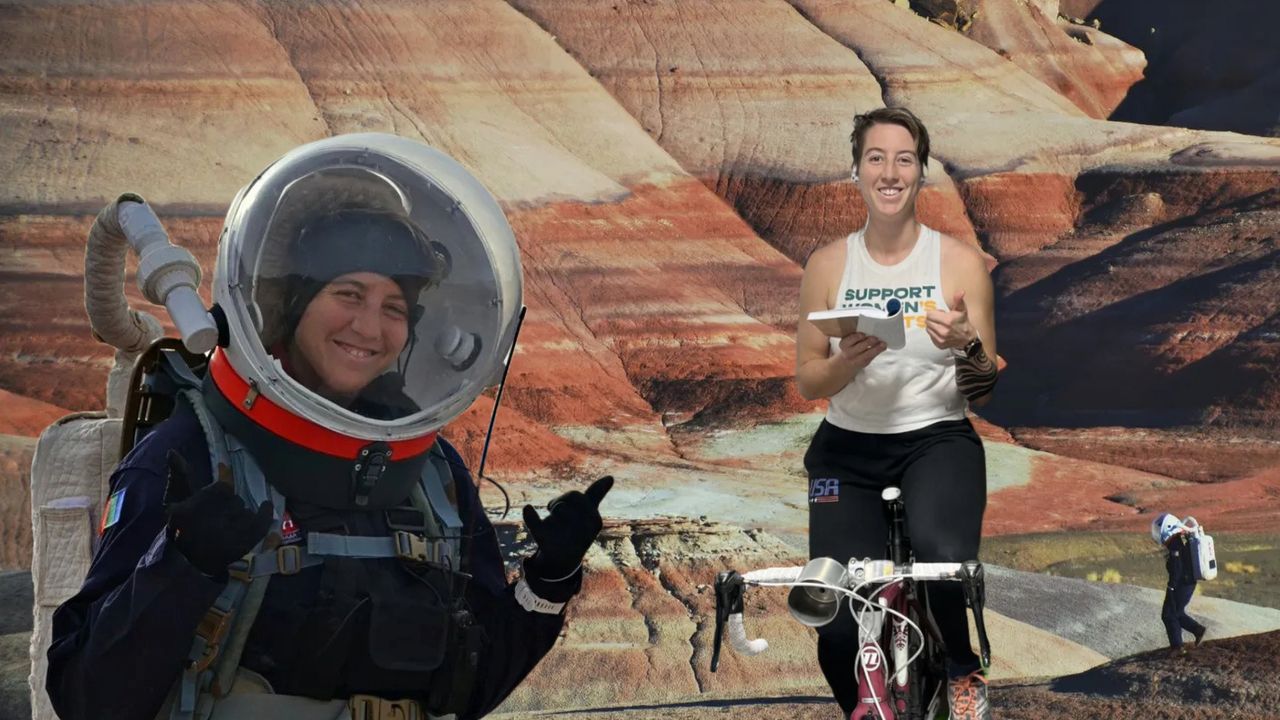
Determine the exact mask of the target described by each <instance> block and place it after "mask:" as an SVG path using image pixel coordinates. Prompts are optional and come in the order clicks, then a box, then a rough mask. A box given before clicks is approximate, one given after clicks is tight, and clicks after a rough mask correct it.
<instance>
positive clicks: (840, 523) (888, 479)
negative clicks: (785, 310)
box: [796, 108, 996, 720]
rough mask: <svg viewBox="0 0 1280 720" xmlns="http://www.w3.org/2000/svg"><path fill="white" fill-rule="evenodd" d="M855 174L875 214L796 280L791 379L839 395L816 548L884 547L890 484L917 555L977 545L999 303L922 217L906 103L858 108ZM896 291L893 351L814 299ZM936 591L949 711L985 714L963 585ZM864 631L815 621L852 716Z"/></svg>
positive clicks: (852, 303) (973, 550)
mask: <svg viewBox="0 0 1280 720" xmlns="http://www.w3.org/2000/svg"><path fill="white" fill-rule="evenodd" d="M850 139H851V141H852V143H853V161H854V170H853V182H854V185H855V186H856V187H857V189H858V191H859V193H861V195H862V199H863V201H864V202H865V203H866V206H867V222H866V225H864V226H863V227H862V229H860V230H858V231H856V232H854V233H852V234H851V235H849V236H848V238H846V239H845V240H843V241H837V242H833V243H831V244H829V245H826V246H824V247H822V248H820V249H818V250H817V251H815V252H814V253H813V255H812V256H811V257H810V259H809V262H808V263H807V265H806V266H805V270H804V277H803V280H802V281H801V285H800V318H801V320H800V323H799V327H798V329H797V338H796V382H797V385H798V386H799V390H800V394H801V395H803V396H804V397H805V398H808V399H816V398H829V400H830V402H829V407H828V410H827V414H826V417H825V419H824V420H823V422H822V424H821V425H820V426H819V428H818V430H817V432H816V433H815V434H814V437H813V440H812V442H811V443H810V445H809V449H808V451H807V452H806V454H805V459H804V464H805V470H806V471H807V473H808V476H809V482H810V504H809V555H810V557H832V558H837V559H839V560H842V561H843V560H847V559H848V558H850V557H857V558H863V557H870V558H883V557H885V538H886V534H887V532H888V525H887V521H886V518H885V516H884V509H883V504H882V502H881V499H880V492H881V490H882V489H883V488H885V487H886V486H890V485H896V486H899V487H901V489H902V494H903V499H904V501H905V504H906V515H907V525H908V526H907V531H908V535H909V536H910V538H911V543H912V547H913V548H914V551H915V557H916V560H918V561H921V562H960V561H964V560H971V559H975V558H977V556H978V544H979V539H980V537H981V534H982V514H983V511H984V509H985V507H986V468H985V463H984V455H983V449H982V442H981V440H979V438H978V435H977V433H976V432H975V431H974V429H973V425H972V424H971V423H970V422H969V420H968V419H967V418H966V410H967V408H968V405H969V404H970V403H973V404H977V405H981V404H982V403H985V402H986V401H987V399H988V398H989V397H990V394H991V391H992V389H993V388H994V386H995V382H996V364H995V358H996V337H995V313H994V299H993V295H994V293H993V290H992V284H991V278H990V275H989V274H988V272H987V267H986V263H985V261H984V259H983V256H982V254H981V253H979V252H978V250H977V249H975V248H974V247H972V246H971V245H968V244H966V243H964V242H961V241H959V240H956V239H955V238H952V237H949V236H947V235H944V234H942V233H939V232H938V231H937V230H934V229H932V228H929V227H926V226H925V225H923V224H921V223H920V222H919V221H918V220H917V219H916V197H917V195H918V194H919V192H920V188H921V186H922V185H923V184H924V180H925V174H926V167H927V164H928V160H929V135H928V132H927V131H926V130H925V127H924V125H923V123H921V122H920V120H919V119H918V118H917V117H916V116H915V115H913V114H912V113H911V112H910V111H909V110H907V109H905V108H880V109H877V110H874V111H872V112H869V113H866V114H863V115H858V116H857V117H856V118H854V129H853V134H852V136H851V138H850ZM893 298H896V299H897V300H898V301H899V302H900V303H901V307H902V314H903V316H904V322H905V324H906V344H905V346H904V347H903V348H901V349H897V350H890V349H887V347H886V345H885V343H884V342H883V341H882V340H879V339H877V338H875V337H872V336H870V335H864V334H862V333H857V332H855V333H852V334H850V335H847V336H845V337H842V338H828V337H827V336H825V335H824V334H823V333H822V332H821V331H820V330H818V328H817V327H815V326H814V325H813V324H811V323H809V322H808V321H807V320H805V319H804V318H805V317H806V316H807V315H808V314H809V313H810V312H813V311H817V310H829V309H838V308H851V307H857V306H878V307H883V306H884V305H885V304H886V303H887V302H888V300H890V299H893ZM931 585H932V586H931V587H930V588H929V589H928V597H929V602H930V605H931V607H932V611H933V615H934V617H935V619H936V621H937V624H938V627H939V630H940V631H941V634H942V639H943V641H944V642H945V644H946V646H947V654H948V678H949V680H948V703H949V705H950V708H951V717H952V718H953V719H954V720H967V719H969V718H989V717H990V710H989V708H988V704H987V696H986V695H987V690H986V679H985V678H984V676H983V674H982V668H981V663H980V662H979V659H978V657H977V656H976V655H975V654H974V653H973V651H972V649H971V648H970V644H969V630H968V624H967V618H966V615H965V603H964V596H963V591H962V589H961V588H960V587H959V585H958V584H956V583H932V584H931ZM858 647H859V638H858V629H857V624H856V622H855V620H854V618H853V617H852V616H851V614H850V613H849V612H848V611H847V610H842V611H841V612H840V613H839V614H838V616H837V617H836V619H835V620H834V621H833V622H831V623H830V624H828V625H826V626H824V627H823V628H820V629H819V631H818V662H819V664H820V665H821V666H822V671H823V674H824V675H825V676H826V679H827V683H828V684H829V685H830V686H831V689H832V692H833V693H834V695H835V698H836V701H837V702H839V704H840V706H841V708H843V710H844V712H845V714H846V715H847V714H848V713H851V712H852V711H853V710H854V709H855V708H856V707H857V706H858V704H859V698H858V684H857V679H856V673H855V668H856V667H857V662H858V657H857V653H858Z"/></svg>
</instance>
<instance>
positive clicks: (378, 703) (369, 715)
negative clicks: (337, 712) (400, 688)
mask: <svg viewBox="0 0 1280 720" xmlns="http://www.w3.org/2000/svg"><path fill="white" fill-rule="evenodd" d="M347 707H349V708H350V709H351V720H427V715H426V713H424V712H423V711H422V706H420V705H418V703H417V702H416V701H414V700H387V699H386V698H380V697H377V696H376V695H352V696H351V700H350V701H349V702H348V703H347Z"/></svg>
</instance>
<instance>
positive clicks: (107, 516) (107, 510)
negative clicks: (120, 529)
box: [98, 488, 125, 535]
mask: <svg viewBox="0 0 1280 720" xmlns="http://www.w3.org/2000/svg"><path fill="white" fill-rule="evenodd" d="M124 493H125V488H121V489H119V490H117V491H115V492H113V493H111V497H109V498H107V505H106V507H104V508H103V509H102V527H100V528H98V534H99V535H101V534H102V533H104V532H106V531H107V528H109V527H111V526H112V525H115V524H116V523H117V522H119V521H120V514H121V510H122V509H123V508H124Z"/></svg>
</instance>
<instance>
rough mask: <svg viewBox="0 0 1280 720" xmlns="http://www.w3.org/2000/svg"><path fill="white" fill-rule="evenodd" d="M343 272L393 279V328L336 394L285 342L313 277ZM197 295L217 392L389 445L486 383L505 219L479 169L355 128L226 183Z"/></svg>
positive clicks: (507, 268) (514, 265)
mask: <svg viewBox="0 0 1280 720" xmlns="http://www.w3.org/2000/svg"><path fill="white" fill-rule="evenodd" d="M350 273H373V274H374V275H377V276H385V277H387V278H390V279H391V280H393V281H395V283H396V286H397V287H398V288H399V290H400V291H401V292H402V294H403V311H404V316H403V321H404V323H405V327H406V329H407V337H406V339H405V340H404V341H403V342H402V343H395V344H389V346H388V347H389V348H390V349H389V350H388V351H387V352H386V353H383V354H384V355H387V356H388V357H385V358H382V359H381V360H380V361H379V362H380V363H381V364H379V365H378V366H377V367H376V368H375V369H374V370H373V371H372V376H373V381H372V382H370V383H369V384H368V386H367V388H366V389H364V390H362V391H360V392H358V393H356V395H357V397H355V398H354V399H353V401H344V400H343V399H338V398H335V397H333V396H332V394H329V395H326V394H325V393H322V392H318V391H316V390H315V388H314V385H315V383H309V384H311V385H312V387H311V388H309V387H308V386H307V384H304V382H303V381H302V380H301V379H300V376H302V375H303V373H302V372H300V371H299V370H298V368H297V364H298V361H297V360H298V358H297V354H296V352H294V351H293V350H291V345H292V343H291V341H292V338H293V334H294V333H295V331H296V330H297V327H298V323H299V319H300V317H301V315H302V313H303V312H304V310H305V309H306V306H307V304H308V303H309V302H311V301H312V299H313V298H314V297H315V295H316V293H317V292H318V291H319V290H320V288H322V287H324V286H325V285H326V284H327V283H329V282H330V281H332V280H334V279H336V278H337V277H339V276H342V275H344V274H350ZM213 294H214V301H215V302H216V303H217V304H218V305H219V306H220V307H221V308H222V311H223V313H224V314H225V316H226V320H227V335H228V340H229V342H228V344H227V346H226V347H225V348H223V349H222V350H221V351H220V352H221V354H222V355H223V357H222V358H218V357H215V361H214V366H213V369H212V374H213V376H214V381H215V383H217V384H219V386H220V388H221V389H222V390H223V392H224V394H228V398H229V399H231V400H233V401H234V402H237V403H239V404H240V405H248V404H250V403H256V402H257V401H258V399H259V398H260V399H263V400H266V401H267V403H265V404H267V405H274V406H275V408H278V409H279V410H282V411H284V413H287V415H289V416H292V418H295V419H301V420H302V421H304V423H305V424H311V423H313V424H314V425H318V426H320V427H321V428H324V429H327V430H328V431H331V432H334V433H338V434H339V435H342V436H345V437H346V438H350V439H352V440H356V441H369V442H373V441H383V442H391V443H397V442H398V441H405V440H412V439H416V438H424V437H426V436H428V435H430V434H431V433H433V432H434V431H436V430H438V429H439V428H440V427H442V426H443V425H445V424H446V423H448V422H449V421H450V420H452V419H453V418H455V417H457V416H458V415H459V414H460V413H462V412H463V411H464V410H466V409H467V408H468V407H469V406H470V405H471V404H472V403H473V402H474V401H475V399H476V397H477V396H478V395H479V394H480V393H481V392H483V391H484V389H485V388H487V387H489V386H491V385H493V384H496V383H497V381H498V380H499V379H500V377H501V374H502V369H503V364H504V362H505V360H506V357H507V354H508V352H509V351H510V349H511V344H512V342H513V340H514V335H515V331H516V325H517V323H518V317H519V312H520V307H521V300H522V276H521V268H520V257H519V250H518V247H517V245H516V241H515V237H514V235H513V234H512V231H511V227H510V225H509V224H508V223H507V220H506V217H505V216H504V215H503V213H502V210H501V208H500V207H499V206H498V203H497V202H496V201H495V200H494V198H493V197H492V195H490V194H489V192H488V191H487V190H486V189H485V188H484V186H482V185H481V184H480V183H479V181H477V180H476V179H475V178H474V177H473V176H472V175H471V174H470V173H469V172H467V170H466V169H464V168H463V167H462V166H461V165H459V164H458V163H457V162H456V161H454V160H453V159H452V158H450V157H448V156H447V155H445V154H444V153H441V152H439V151H437V150H435V149H433V148H431V147H429V146H427V145H424V144H422V143H420V142H417V141H414V140H409V139H407V138H402V137H398V136H394V135H387V134H379V133H368V134H356V135H341V136H337V137H332V138H327V139H324V140H320V141H317V142H313V143H309V144H307V145H303V146H300V147H298V148H295V149H294V150H292V151H290V152H289V153H288V154H286V155H285V156H284V157H282V158H281V159H280V160H278V161H276V162H275V163H273V164H272V165H271V166H270V167H268V168H267V169H266V170H265V171H263V172H262V174H261V175H259V176H258V177H257V178H256V179H254V180H253V182H251V183H250V184H249V185H248V186H247V187H245V188H244V189H242V190H241V191H240V192H239V193H238V195H237V196H236V198H235V200H234V201H233V203H232V205H231V208H230V210H229V211H228V213H227V217H226V221H225V223H224V225H223V230H222V237H221V239H220V242H219V251H218V260H217V266H216V269H215V273H214V285H213ZM397 348H399V350H398V352H397V351H396V349H397ZM392 355H394V357H391V356H392ZM291 359H292V361H291ZM360 361H363V358H361V357H357V358H356V359H355V360H352V361H351V362H352V363H354V364H357V365H358V364H359V362H360ZM383 364H385V367H384V366H383ZM227 366H229V369H230V370H232V371H234V376H235V377H232V376H231V375H230V374H228V372H227V371H228V368H227ZM220 378H221V380H220ZM230 385H235V386H236V387H244V386H247V388H248V389H247V390H245V391H243V392H236V393H235V394H234V395H232V394H229V393H228V391H227V390H228V387H227V386H230Z"/></svg>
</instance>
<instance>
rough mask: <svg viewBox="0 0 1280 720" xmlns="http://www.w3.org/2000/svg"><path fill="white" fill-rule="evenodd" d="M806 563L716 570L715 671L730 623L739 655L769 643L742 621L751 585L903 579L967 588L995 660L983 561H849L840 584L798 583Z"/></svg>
mask: <svg viewBox="0 0 1280 720" xmlns="http://www.w3.org/2000/svg"><path fill="white" fill-rule="evenodd" d="M803 569H804V568H803V567H774V568H764V569H761V570H752V571H750V572H748V573H746V574H745V575H740V574H738V573H737V572H735V571H733V570H730V571H726V572H721V573H719V574H718V575H716V584H715V594H716V635H715V639H714V642H713V649H712V653H711V671H712V672H715V671H716V668H717V667H718V666H719V664H720V638H721V637H722V635H723V633H724V629H725V627H726V626H727V627H728V629H729V644H730V645H731V646H732V647H733V649H734V651H735V652H737V653H739V654H741V655H759V654H760V653H762V652H764V651H765V650H766V649H768V647H769V643H768V641H767V640H764V639H763V638H756V639H748V637H747V631H746V626H745V624H744V622H743V607H744V605H743V595H744V594H745V590H746V586H747V585H757V586H770V585H789V586H796V585H813V586H814V587H824V588H830V589H833V590H836V591H838V592H841V593H843V594H848V593H851V592H853V591H854V590H855V589H857V588H860V587H862V586H864V585H867V584H871V583H880V584H883V583H889V582H895V581H899V580H907V579H910V580H921V581H937V580H953V581H958V582H960V583H961V584H962V586H963V588H964V595H965V604H966V605H968V606H969V607H970V608H972V609H973V616H974V625H975V628H976V629H977V631H978V645H979V649H980V651H981V656H982V664H983V666H984V667H989V666H990V665H991V647H990V643H989V642H988V639H987V631H986V625H985V623H984V622H983V618H982V611H983V605H984V604H985V600H986V597H985V596H986V588H985V574H984V572H983V569H982V563H980V562H978V561H977V560H969V561H966V562H963V563H909V564H907V565H901V566H896V567H895V566H894V563H892V562H890V561H888V560H850V561H849V564H848V566H847V572H846V574H845V576H844V578H843V581H842V583H841V585H842V586H841V587H833V586H830V585H827V584H824V583H820V582H816V581H812V582H811V581H805V582H803V583H801V582H799V578H800V574H801V572H802V571H803Z"/></svg>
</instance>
